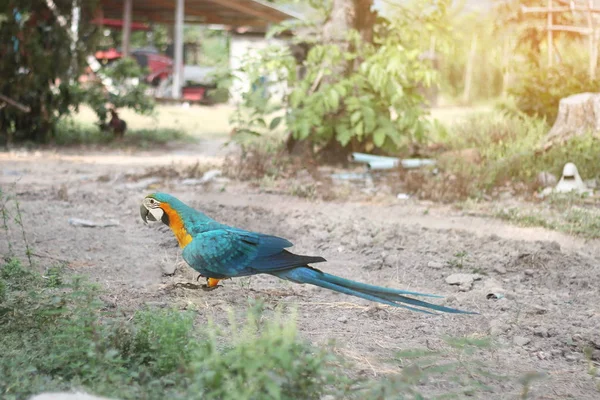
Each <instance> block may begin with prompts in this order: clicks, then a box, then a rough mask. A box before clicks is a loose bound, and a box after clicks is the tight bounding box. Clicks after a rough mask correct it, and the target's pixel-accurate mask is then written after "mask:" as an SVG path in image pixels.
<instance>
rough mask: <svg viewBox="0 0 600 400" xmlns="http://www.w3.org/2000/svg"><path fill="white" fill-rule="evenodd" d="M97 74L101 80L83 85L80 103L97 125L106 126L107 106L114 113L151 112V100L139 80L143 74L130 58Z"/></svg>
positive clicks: (152, 107)
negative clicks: (114, 111) (90, 113)
mask: <svg viewBox="0 0 600 400" xmlns="http://www.w3.org/2000/svg"><path fill="white" fill-rule="evenodd" d="M99 73H100V74H101V76H102V79H96V80H93V81H90V82H88V83H86V84H82V85H81V88H80V93H81V95H82V102H84V103H86V104H88V105H89V106H90V107H91V108H92V109H93V110H94V112H95V113H96V115H97V116H98V120H99V123H100V124H105V123H106V119H107V113H108V108H107V105H108V106H109V107H111V108H114V109H118V108H131V109H133V110H135V111H136V112H138V113H140V114H149V113H151V112H152V111H153V110H154V100H153V99H152V97H151V96H148V95H147V94H146V91H147V89H148V87H149V86H148V85H146V84H145V83H144V82H143V80H142V77H143V76H144V75H145V74H144V71H143V70H142V68H141V67H140V66H139V65H138V63H137V62H136V61H135V60H134V59H133V58H122V59H120V60H118V61H115V62H113V63H112V64H110V65H109V66H107V67H104V68H102V69H101V70H100V72H99ZM109 81H110V86H109V87H107V86H106V82H109Z"/></svg>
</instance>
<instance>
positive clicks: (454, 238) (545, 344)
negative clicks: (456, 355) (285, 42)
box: [0, 140, 600, 399]
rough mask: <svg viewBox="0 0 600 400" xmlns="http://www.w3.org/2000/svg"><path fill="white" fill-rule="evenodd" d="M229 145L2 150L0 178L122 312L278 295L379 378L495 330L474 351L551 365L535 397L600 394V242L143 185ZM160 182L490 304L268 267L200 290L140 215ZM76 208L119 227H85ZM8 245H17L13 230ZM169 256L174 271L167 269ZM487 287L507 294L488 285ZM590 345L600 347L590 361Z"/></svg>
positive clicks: (205, 204)
mask: <svg viewBox="0 0 600 400" xmlns="http://www.w3.org/2000/svg"><path fill="white" fill-rule="evenodd" d="M223 154H224V151H223V150H222V149H221V148H220V147H219V143H218V142H215V141H214V140H210V141H201V142H200V143H199V144H197V145H194V146H190V145H188V146H186V148H177V147H175V148H168V149H160V150H152V151H147V152H125V151H122V152H116V151H111V152H104V153H102V152H100V151H98V152H89V151H88V152H82V151H79V150H59V151H58V150H56V151H55V150H44V151H38V152H30V153H25V152H11V153H0V169H1V173H0V185H1V186H2V188H3V190H4V191H5V192H8V193H12V194H16V195H17V197H18V199H19V201H20V205H21V208H22V210H23V212H24V216H23V218H24V222H25V226H26V228H27V230H28V232H27V233H28V235H29V237H30V241H31V244H32V246H33V248H34V253H35V254H36V257H37V259H38V260H41V261H42V262H43V263H48V262H51V261H52V260H53V259H57V260H66V261H68V265H69V268H70V269H71V270H73V271H75V272H77V273H84V274H87V275H89V276H90V277H91V279H92V280H93V281H96V282H98V283H100V284H102V285H103V286H104V287H105V288H106V290H107V296H106V301H107V302H109V303H113V304H115V305H117V306H118V307H122V308H124V309H126V310H128V309H129V310H131V309H135V308H137V307H140V306H142V305H143V304H150V305H153V306H158V307H166V306H175V307H180V308H190V307H193V308H194V309H196V310H198V318H199V320H200V321H207V320H208V319H209V318H212V319H214V320H217V321H220V322H223V323H226V321H227V310H229V309H230V308H233V309H237V310H243V309H245V307H246V306H247V304H248V298H249V297H254V298H261V299H263V300H264V301H265V303H266V304H267V307H268V308H271V309H273V308H274V307H275V306H276V305H278V304H288V305H290V306H295V307H297V315H298V327H299V330H300V332H301V335H302V336H303V337H305V338H307V339H309V340H310V341H312V342H314V343H317V344H327V343H328V342H329V341H330V340H334V341H335V344H334V346H335V351H336V352H337V353H339V354H341V355H343V356H345V357H348V358H350V359H351V360H353V361H354V362H356V364H357V365H358V367H357V368H358V369H359V370H358V371H355V372H354V373H357V374H362V375H364V376H367V377H372V378H373V379H376V378H378V377H380V376H382V375H383V374H387V373H392V374H393V373H397V372H398V370H399V364H398V363H397V362H395V361H393V360H392V357H393V356H394V354H395V353H396V352H397V351H399V350H404V349H412V348H429V349H440V348H443V347H444V342H443V340H442V338H443V337H444V336H445V335H447V336H457V337H463V336H467V337H471V338H478V337H487V336H490V335H491V336H492V337H493V338H494V339H495V342H496V344H497V346H496V347H495V348H494V349H493V350H481V351H480V353H478V357H479V359H480V360H483V361H484V362H485V364H486V365H489V366H490V368H492V369H493V370H494V371H495V372H502V373H506V374H508V375H510V376H513V377H520V376H524V375H525V374H527V373H530V372H542V373H545V374H546V378H544V379H542V380H539V381H535V382H534V383H533V384H532V388H531V392H530V398H535V399H566V398H572V399H598V398H600V377H594V376H593V375H594V374H597V372H593V371H592V372H590V371H589V369H590V368H589V367H590V365H594V363H596V364H597V362H598V361H600V302H599V300H598V296H599V289H598V286H599V284H600V242H599V241H583V240H581V239H577V238H573V237H569V236H567V235H564V234H560V233H557V232H551V231H546V230H543V229H539V228H518V227H514V226H510V225H506V224H504V223H502V222H499V221H496V220H493V219H485V218H479V217H472V216H468V215H465V214H463V213H461V212H460V211H457V210H453V209H452V208H451V207H447V206H439V205H433V204H429V203H428V204H426V203H420V202H418V201H413V200H409V201H404V200H396V199H395V198H393V197H390V198H389V199H387V200H384V201H381V200H378V201H377V202H369V201H361V202H356V201H346V202H344V201H339V200H337V201H335V202H322V201H309V200H303V199H300V198H295V197H290V196H281V195H274V194H265V193H261V192H260V191H259V190H258V189H256V188H253V187H250V186H248V185H245V184H241V183H236V182H233V181H227V180H225V179H217V180H216V181H213V182H212V183H209V184H184V182H182V181H181V180H179V179H177V178H171V179H166V178H160V179H159V180H158V181H157V182H154V183H153V184H151V185H149V187H146V186H148V185H146V182H150V181H144V180H142V179H147V177H144V178H140V177H142V176H143V175H144V174H145V173H146V172H147V171H148V170H149V168H151V167H156V166H160V165H169V164H170V163H173V162H176V163H181V164H193V163H195V162H197V161H200V162H201V163H217V164H218V163H219V162H221V160H222V158H221V157H222V156H223ZM136 177H137V178H136ZM154 190H160V191H165V192H169V193H171V194H173V195H175V196H177V197H178V198H180V199H181V200H183V201H184V202H188V203H189V204H191V205H192V206H194V207H196V208H198V209H200V210H203V211H204V212H206V213H207V214H208V215H210V216H212V217H214V218H216V219H217V220H219V221H222V222H225V223H228V224H232V225H235V226H238V227H242V228H245V229H250V230H256V231H261V232H265V233H270V234H274V235H279V236H283V237H286V238H288V239H289V240H291V241H292V242H293V243H295V247H294V248H293V250H294V251H295V252H298V253H301V254H310V255H321V256H324V257H325V258H326V259H327V260H328V262H327V263H325V264H321V265H319V267H321V269H323V270H324V271H326V272H329V273H333V274H336V275H340V276H343V277H347V278H352V279H356V280H359V281H363V282H368V283H373V284H380V285H384V286H390V287H397V288H403V289H410V290H415V291H421V292H427V293H436V294H440V295H444V296H446V298H445V299H442V300H440V301H439V302H440V303H441V304H447V305H449V306H452V307H459V308H462V309H468V310H472V311H477V312H479V313H480V315H475V316H456V315H435V316H430V315H425V314H420V313H413V312H409V311H405V310H402V309H392V308H390V307H387V306H376V305H374V304H373V303H369V302H366V301H362V300H360V299H355V298H352V297H348V296H344V295H341V294H336V293H333V292H330V291H327V290H323V289H319V288H314V287H310V286H306V285H296V284H292V283H289V282H284V281H281V280H278V279H277V278H275V277H270V276H260V277H253V278H251V279H238V280H229V281H224V282H223V287H221V288H219V289H217V290H214V291H210V292H207V291H204V290H198V288H197V287H195V286H194V285H193V284H195V283H196V282H195V277H196V274H195V273H194V271H193V270H191V269H190V268H189V267H187V266H183V265H180V264H179V263H180V262H181V256H180V250H179V249H178V247H177V244H176V241H175V239H174V237H173V236H172V234H171V233H170V231H168V230H167V229H166V227H164V226H161V225H150V226H146V225H144V224H143V223H142V221H141V219H140V217H139V205H140V201H141V200H142V198H143V196H144V195H145V194H147V193H149V192H152V191H154ZM69 218H83V219H88V220H94V221H106V220H116V221H118V222H119V225H118V226H110V227H96V228H85V227H76V226H73V225H71V224H70V223H69ZM13 234H14V235H16V233H14V232H13ZM16 239H17V238H16V237H14V238H12V240H13V241H15V242H17V240H16ZM3 242H4V243H3ZM0 250H1V251H2V254H4V252H5V251H6V242H5V241H4V240H0ZM174 265H177V266H178V268H177V269H176V271H175V273H174V275H172V276H166V275H164V271H165V269H166V270H168V269H169V268H170V267H172V266H174ZM456 273H466V274H476V275H477V276H471V277H470V278H476V279H477V280H475V281H474V283H473V284H472V285H471V284H468V283H467V284H464V285H462V286H457V285H450V284H448V283H447V282H446V278H447V277H448V276H450V275H452V274H456ZM190 283H191V284H192V285H190ZM490 293H500V294H502V295H504V297H503V298H501V299H493V298H491V299H488V294H490ZM585 348H590V349H592V355H591V358H592V360H589V357H588V359H586V357H585V356H584V352H583V350H584V349H585ZM438 384H439V382H438ZM492 387H493V391H492V392H491V393H488V394H485V395H483V394H482V393H481V392H479V394H478V395H476V396H475V397H478V398H479V397H486V398H489V399H513V398H518V397H519V396H520V393H521V390H522V387H521V386H520V385H519V383H518V380H516V379H511V380H507V381H497V382H494V383H493V384H492ZM480 395H481V396H480Z"/></svg>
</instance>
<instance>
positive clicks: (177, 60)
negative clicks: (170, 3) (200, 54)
mask: <svg viewBox="0 0 600 400" xmlns="http://www.w3.org/2000/svg"><path fill="white" fill-rule="evenodd" d="M183 15H184V0H177V3H176V6H175V41H174V47H175V48H174V49H173V50H174V53H175V57H174V61H173V63H174V65H173V86H172V88H171V89H172V92H171V94H172V96H173V98H174V99H179V98H181V87H182V86H183Z"/></svg>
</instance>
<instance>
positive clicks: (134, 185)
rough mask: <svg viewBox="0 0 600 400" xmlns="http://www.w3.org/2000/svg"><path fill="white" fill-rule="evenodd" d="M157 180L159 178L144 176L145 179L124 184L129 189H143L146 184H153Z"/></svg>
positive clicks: (158, 180)
mask: <svg viewBox="0 0 600 400" xmlns="http://www.w3.org/2000/svg"><path fill="white" fill-rule="evenodd" d="M158 182H160V179H159V178H146V179H141V180H139V181H137V182H135V183H128V184H126V185H125V187H126V188H127V189H130V190H144V189H146V188H147V187H148V186H150V185H154V184H156V183H158Z"/></svg>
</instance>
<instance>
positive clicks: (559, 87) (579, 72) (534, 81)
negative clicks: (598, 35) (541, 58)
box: [508, 63, 600, 124]
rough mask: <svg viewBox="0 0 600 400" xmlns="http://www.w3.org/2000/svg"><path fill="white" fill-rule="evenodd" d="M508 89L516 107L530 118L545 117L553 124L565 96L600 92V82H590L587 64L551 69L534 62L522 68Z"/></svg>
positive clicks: (560, 65) (521, 66)
mask: <svg viewBox="0 0 600 400" xmlns="http://www.w3.org/2000/svg"><path fill="white" fill-rule="evenodd" d="M514 78H515V79H514V82H515V83H514V85H513V86H511V87H510V88H509V90H508V92H509V94H511V95H512V96H514V98H515V100H516V105H517V107H518V108H519V110H521V111H522V112H524V113H526V114H527V115H530V116H537V117H540V118H545V119H546V121H548V123H550V124H552V123H553V122H554V120H555V119H556V115H557V113H558V103H559V102H560V99H562V98H563V97H567V96H570V95H573V94H577V93H583V92H597V91H600V79H595V80H591V79H590V77H589V75H588V69H587V68H586V66H585V64H567V63H561V64H558V65H556V66H553V67H551V68H547V67H545V66H539V65H536V64H535V63H529V64H525V65H520V66H519V69H518V70H517V71H516V75H515V77H514Z"/></svg>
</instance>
